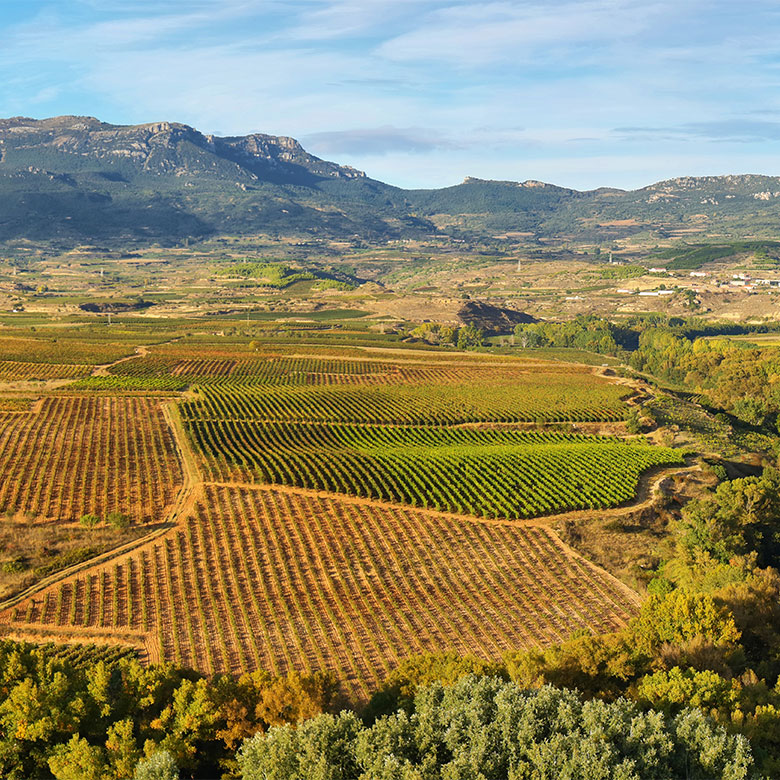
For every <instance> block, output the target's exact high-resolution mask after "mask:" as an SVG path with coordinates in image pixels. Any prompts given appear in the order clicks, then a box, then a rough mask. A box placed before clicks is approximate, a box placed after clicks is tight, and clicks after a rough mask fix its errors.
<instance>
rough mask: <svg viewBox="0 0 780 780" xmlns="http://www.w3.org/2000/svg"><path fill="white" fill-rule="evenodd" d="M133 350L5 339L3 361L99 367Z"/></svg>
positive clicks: (1, 347)
mask: <svg viewBox="0 0 780 780" xmlns="http://www.w3.org/2000/svg"><path fill="white" fill-rule="evenodd" d="M133 350H134V347H133V346H131V345H128V344H116V343H111V342H105V341H87V340H82V339H77V338H49V339H46V338H8V337H5V338H2V339H0V361H3V362H5V361H12V362H19V363H43V364H53V365H59V364H70V365H76V366H85V365H88V366H97V365H101V364H103V363H112V362H113V361H115V360H119V359H120V358H122V357H126V356H127V355H132V354H133Z"/></svg>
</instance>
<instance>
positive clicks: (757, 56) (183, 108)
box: [0, 0, 780, 186]
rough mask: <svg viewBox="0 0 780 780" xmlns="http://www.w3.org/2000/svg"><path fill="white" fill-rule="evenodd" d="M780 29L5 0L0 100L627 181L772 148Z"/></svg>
mask: <svg viewBox="0 0 780 780" xmlns="http://www.w3.org/2000/svg"><path fill="white" fill-rule="evenodd" d="M779 34H780V7H778V6H777V2H776V0H742V2H741V3H739V4H736V3H733V2H732V0H685V2H679V0H189V1H188V2H183V1H182V0H36V1H35V2H30V3H29V4H21V3H12V4H3V3H1V2H0V115H8V114H33V115H39V116H40V115H46V114H48V115H51V114H57V113H89V114H94V115H97V116H100V117H101V118H103V119H105V120H107V121H117V122H142V121H151V120H156V119H175V120H178V121H184V122H187V123H189V124H193V125H195V126H197V127H199V128H200V129H202V130H204V131H207V132H208V131H212V132H213V131H215V130H217V129H219V130H221V131H223V132H225V133H228V134H240V133H245V132H251V131H261V132H270V133H278V134H284V135H293V136H296V137H299V138H300V139H302V140H303V141H304V143H305V144H308V145H309V146H311V148H312V151H313V152H314V153H315V154H319V155H321V156H329V157H331V158H335V159H337V160H338V161H340V162H344V163H349V164H352V165H355V166H356V167H359V168H362V169H365V170H367V172H368V173H369V174H370V175H374V176H377V177H380V178H385V179H387V180H389V181H391V182H392V183H398V184H408V185H415V186H426V185H427V186H434V185H440V184H448V183H454V182H455V181H458V180H460V179H462V178H463V177H464V176H466V175H475V176H482V177H486V178H501V179H509V178H519V179H526V178H537V179H554V180H555V181H557V182H559V183H561V184H574V185H577V186H582V185H583V183H585V182H584V180H585V178H586V177H587V176H592V177H593V180H592V181H591V182H590V184H591V185H592V186H597V185H600V184H618V185H620V184H623V185H630V184H640V183H647V182H648V181H651V180H653V179H654V178H658V176H657V175H656V174H655V173H654V171H657V172H658V174H661V173H663V175H674V174H675V173H679V174H684V173H688V172H690V171H689V170H687V169H686V163H685V161H686V160H690V167H694V162H695V161H694V158H693V157H692V156H691V155H692V152H693V151H696V152H699V151H701V150H700V149H699V147H696V143H699V144H702V143H703V142H708V143H706V144H704V145H705V146H706V148H707V150H708V153H707V155H705V156H704V157H702V158H701V160H700V162H699V163H696V164H697V165H699V170H705V169H709V170H712V169H715V168H718V167H719V166H718V160H722V163H723V167H724V168H725V169H730V170H734V171H739V170H741V169H744V168H745V167H746V166H748V165H754V164H756V161H758V160H764V161H771V160H773V159H776V158H778V157H777V156H778V155H780V120H778V123H775V118H776V116H778V113H777V112H780V98H776V96H777V95H778V94H780V92H778V88H780V61H779V60H778V57H777V54H776V51H777V44H776V41H777V39H778V35H779ZM773 112H775V113H773ZM643 160H644V161H645V163H643V162H642V161H643ZM664 161H671V162H669V164H668V165H667V164H666V163H665V162H664ZM767 164H769V163H767ZM643 165H644V167H643ZM675 165H676V166H679V167H678V169H676V171H675V170H670V167H672V166H675Z"/></svg>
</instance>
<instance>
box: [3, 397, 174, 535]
mask: <svg viewBox="0 0 780 780" xmlns="http://www.w3.org/2000/svg"><path fill="white" fill-rule="evenodd" d="M0 473H2V475H3V478H2V481H0V512H7V513H16V512H21V513H29V514H31V515H34V516H36V517H38V518H45V519H50V520H64V521H73V520H77V519H78V518H79V517H81V516H82V515H83V514H85V513H95V514H97V515H99V516H101V517H102V516H105V514H107V513H108V512H111V511H119V512H122V513H124V514H126V515H128V516H129V517H131V518H132V519H133V520H135V521H136V522H147V521H152V520H157V521H159V520H160V519H161V518H162V516H163V515H164V513H165V510H166V507H169V506H170V505H171V504H172V503H173V500H174V496H175V494H176V490H177V489H178V486H179V485H180V484H181V480H182V476H181V468H180V465H179V458H178V455H177V452H176V445H175V442H174V441H173V438H172V436H171V433H170V430H169V429H168V426H167V424H166V422H165V419H164V417H163V414H162V408H161V406H160V404H159V402H157V401H154V400H149V399H145V398H73V397H58V396H48V397H46V398H44V399H42V400H41V401H40V402H39V404H38V405H37V408H35V410H33V411H29V412H26V413H19V412H0Z"/></svg>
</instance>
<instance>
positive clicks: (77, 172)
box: [0, 116, 780, 243]
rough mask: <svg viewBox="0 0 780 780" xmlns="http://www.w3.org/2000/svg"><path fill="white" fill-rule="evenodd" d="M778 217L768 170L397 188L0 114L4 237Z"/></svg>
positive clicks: (70, 121) (762, 229) (281, 151)
mask: <svg viewBox="0 0 780 780" xmlns="http://www.w3.org/2000/svg"><path fill="white" fill-rule="evenodd" d="M779 225H780V178H778V177H772V176H759V175H733V176H712V177H684V178H678V179H672V180H668V181H663V182H659V183H657V184H653V185H650V186H648V187H644V188H642V189H639V190H633V191H624V190H618V189H611V188H602V189H597V190H592V191H587V192H579V191H577V190H572V189H567V188H564V187H558V186H555V185H552V184H545V183H543V182H537V181H526V182H509V181H486V180H481V179H475V178H467V179H466V180H465V181H464V182H463V183H461V184H458V185H456V186H453V187H446V188H442V189H431V190H404V189H400V188H398V187H393V186H391V185H389V184H385V183H383V182H381V181H377V180H375V179H371V178H370V177H368V176H366V174H365V173H363V172H361V171H357V170H355V169H354V168H351V167H349V166H344V165H338V164H337V163H333V162H328V161H325V160H321V159H319V158H318V157H315V156H314V155H312V154H309V153H308V152H307V151H306V150H305V149H304V148H303V147H302V146H301V145H300V144H299V143H298V142H297V141H296V140H294V139H293V138H288V137H284V136H271V135H265V134H261V133H254V134H251V135H247V136H234V137H219V136H214V135H207V134H203V133H200V132H199V131H197V130H196V129H194V128H192V127H189V126H188V125H185V124H179V123H175V122H157V123H151V124H142V125H131V126H120V125H110V124H106V123H103V122H100V121H99V120H97V119H94V118H92V117H77V116H61V117H54V118H51V119H43V120H35V119H29V118H25V117H14V118H11V119H0V240H6V241H7V240H12V239H20V238H29V239H35V240H56V241H60V242H68V243H70V242H73V243H79V242H85V241H103V242H106V241H110V242H151V241H158V242H162V243H169V242H177V241H181V240H182V239H185V238H199V237H205V236H209V235H214V234H221V235H258V234H268V233H270V234H276V235H290V236H311V235H319V236H326V237H359V238H364V239H367V240H375V239H385V238H386V239H391V238H403V237H420V236H425V235H430V234H436V233H450V234H457V235H467V236H491V235H495V234H500V233H506V232H518V233H526V234H530V235H531V236H536V237H539V238H542V237H550V236H563V237H565V236H571V235H576V236H577V237H579V238H581V239H585V240H590V239H592V240H593V241H601V240H605V239H609V238H614V237H617V236H621V235H629V234H632V233H638V232H642V231H648V230H649V231H658V232H659V234H661V235H663V234H664V233H665V232H667V233H668V232H669V231H678V230H680V229H681V228H683V229H684V228H685V227H686V226H690V227H693V228H696V229H697V230H699V231H702V230H703V231H704V232H710V231H712V232H715V233H717V234H719V235H726V234H735V235H736V234H739V235H741V236H745V235H748V234H750V235H756V236H767V235H775V234H776V233H777V228H778V226H779Z"/></svg>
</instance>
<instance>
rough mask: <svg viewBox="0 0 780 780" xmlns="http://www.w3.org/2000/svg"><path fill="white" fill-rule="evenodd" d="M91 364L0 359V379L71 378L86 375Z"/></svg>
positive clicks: (3, 380)
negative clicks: (25, 361)
mask: <svg viewBox="0 0 780 780" xmlns="http://www.w3.org/2000/svg"><path fill="white" fill-rule="evenodd" d="M91 371H92V366H81V365H76V364H73V365H71V364H67V363H66V364H57V363H24V362H21V361H17V360H0V381H2V382H16V381H32V380H41V381H45V380H49V379H72V378H75V377H80V376H86V375H87V374H89V373H90V372H91Z"/></svg>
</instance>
